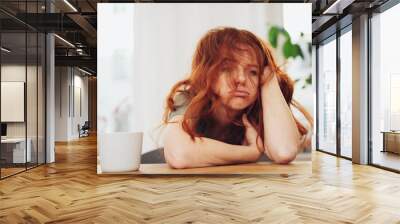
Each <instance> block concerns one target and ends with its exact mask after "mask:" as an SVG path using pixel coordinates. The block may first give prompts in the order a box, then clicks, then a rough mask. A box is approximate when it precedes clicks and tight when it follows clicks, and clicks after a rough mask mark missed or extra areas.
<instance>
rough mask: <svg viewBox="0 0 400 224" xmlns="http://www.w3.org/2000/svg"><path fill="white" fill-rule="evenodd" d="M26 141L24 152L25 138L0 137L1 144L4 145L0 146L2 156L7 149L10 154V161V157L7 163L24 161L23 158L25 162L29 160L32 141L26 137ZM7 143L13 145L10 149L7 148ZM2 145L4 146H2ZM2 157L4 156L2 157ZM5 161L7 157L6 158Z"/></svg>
mask: <svg viewBox="0 0 400 224" xmlns="http://www.w3.org/2000/svg"><path fill="white" fill-rule="evenodd" d="M26 141H27V143H28V144H27V147H26V154H25V138H6V139H1V144H2V145H6V147H5V148H2V157H3V154H8V152H7V151H9V152H10V154H12V161H11V158H10V160H9V161H8V162H9V163H25V159H27V161H26V162H30V161H31V157H32V156H31V145H32V141H31V139H30V138H27V139H26ZM8 145H14V147H12V148H11V149H10V148H8V147H7V146H8ZM2 147H4V146H2ZM3 158H4V157H3ZM6 161H7V158H6Z"/></svg>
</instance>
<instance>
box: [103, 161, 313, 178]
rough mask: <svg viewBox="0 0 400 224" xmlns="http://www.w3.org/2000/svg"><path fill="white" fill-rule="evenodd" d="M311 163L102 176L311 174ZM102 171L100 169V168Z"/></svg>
mask: <svg viewBox="0 0 400 224" xmlns="http://www.w3.org/2000/svg"><path fill="white" fill-rule="evenodd" d="M311 164H312V162H311V161H295V162H292V163H290V164H288V165H280V164H275V163H271V162H257V163H246V164H238V165H227V166H213V167H202V168H190V169H172V168H171V167H169V166H168V165H167V164H165V163H162V164H141V165H140V168H139V170H138V171H131V172H115V173H114V172H113V173H105V172H103V173H100V172H98V174H100V175H115V174H121V175H147V174H206V175H207V174H311V169H312V166H311ZM98 170H99V171H100V170H101V169H100V167H98Z"/></svg>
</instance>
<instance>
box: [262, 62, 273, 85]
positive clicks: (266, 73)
mask: <svg viewBox="0 0 400 224" xmlns="http://www.w3.org/2000/svg"><path fill="white" fill-rule="evenodd" d="M272 75H273V74H272V70H271V67H270V66H268V65H267V66H265V67H264V73H263V75H262V79H261V83H262V84H264V83H266V82H268V81H269V80H270V79H271V77H272Z"/></svg>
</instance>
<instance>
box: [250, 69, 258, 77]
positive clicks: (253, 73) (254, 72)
mask: <svg viewBox="0 0 400 224" xmlns="http://www.w3.org/2000/svg"><path fill="white" fill-rule="evenodd" d="M250 74H251V75H252V76H257V75H258V72H257V71H256V70H251V71H250Z"/></svg>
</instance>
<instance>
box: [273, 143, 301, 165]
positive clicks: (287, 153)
mask: <svg viewBox="0 0 400 224" xmlns="http://www.w3.org/2000/svg"><path fill="white" fill-rule="evenodd" d="M296 156H297V146H290V147H286V148H278V149H277V150H276V153H275V155H274V156H273V158H272V159H273V161H274V162H275V163H278V164H289V163H290V162H292V161H293V160H294V159H296Z"/></svg>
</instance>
